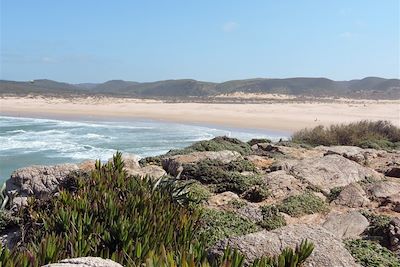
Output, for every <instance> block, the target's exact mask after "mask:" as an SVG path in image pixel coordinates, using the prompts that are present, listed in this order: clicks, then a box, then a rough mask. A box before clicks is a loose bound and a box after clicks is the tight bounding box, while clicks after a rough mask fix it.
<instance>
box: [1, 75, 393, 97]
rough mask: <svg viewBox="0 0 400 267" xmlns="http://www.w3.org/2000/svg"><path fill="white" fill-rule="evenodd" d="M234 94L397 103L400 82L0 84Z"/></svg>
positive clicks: (45, 89)
mask: <svg viewBox="0 0 400 267" xmlns="http://www.w3.org/2000/svg"><path fill="white" fill-rule="evenodd" d="M235 92H245V93H264V94H265V93H275V94H288V95H294V96H306V97H350V98H367V99H399V98H400V80H399V79H384V78H378V77H367V78H364V79H361V80H350V81H333V80H330V79H327V78H302V77H300V78H287V79H265V78H258V79H247V80H232V81H227V82H222V83H212V82H204V81H196V80H192V79H180V80H165V81H156V82H145V83H139V82H131V81H123V80H111V81H107V82H105V83H101V84H93V83H83V84H75V85H74V84H68V83H61V82H57V81H51V80H34V81H29V82H17V81H5V80H1V81H0V94H2V95H10V94H11V95H27V94H43V95H71V94H72V95H73V94H82V95H108V96H123V97H140V98H146V97H151V98H186V97H213V96H216V95H221V94H230V93H235Z"/></svg>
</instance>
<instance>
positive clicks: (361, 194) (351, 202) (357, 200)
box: [333, 183, 371, 208]
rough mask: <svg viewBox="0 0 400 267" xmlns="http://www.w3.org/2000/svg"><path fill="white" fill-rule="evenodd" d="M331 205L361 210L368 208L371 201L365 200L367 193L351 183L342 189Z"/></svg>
mask: <svg viewBox="0 0 400 267" xmlns="http://www.w3.org/2000/svg"><path fill="white" fill-rule="evenodd" d="M333 203H334V204H336V205H341V206H346V207H349V208H361V207H368V206H369V205H370V203H371V201H370V200H369V199H368V198H367V193H366V192H365V191H364V189H363V188H362V187H361V185H359V184H358V183H351V184H349V185H347V186H345V187H344V188H343V190H342V191H341V192H340V194H339V196H338V197H337V198H336V199H335V200H334V201H333Z"/></svg>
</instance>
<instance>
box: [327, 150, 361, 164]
mask: <svg viewBox="0 0 400 267" xmlns="http://www.w3.org/2000/svg"><path fill="white" fill-rule="evenodd" d="M320 149H323V150H326V153H325V155H330V154H337V155H341V156H343V157H345V158H346V159H349V160H353V161H355V162H357V163H360V164H364V163H365V161H366V159H367V155H366V152H365V151H364V149H362V148H360V147H356V146H331V147H320Z"/></svg>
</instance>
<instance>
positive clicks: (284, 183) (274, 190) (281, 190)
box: [263, 170, 306, 200]
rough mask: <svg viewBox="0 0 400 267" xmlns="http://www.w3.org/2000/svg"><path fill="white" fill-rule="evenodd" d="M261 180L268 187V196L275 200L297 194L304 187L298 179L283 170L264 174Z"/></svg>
mask: <svg viewBox="0 0 400 267" xmlns="http://www.w3.org/2000/svg"><path fill="white" fill-rule="evenodd" d="M263 181H264V183H265V184H266V185H267V187H268V191H269V193H270V197H271V198H273V199H275V200H276V199H279V198H284V197H287V196H289V195H293V194H297V193H299V192H301V191H303V190H304V189H305V188H306V186H305V185H304V184H302V183H301V181H300V180H299V179H296V178H295V177H293V176H292V175H290V174H287V173H286V172H285V171H283V170H280V171H275V172H271V173H268V174H266V175H265V176H264V177H263Z"/></svg>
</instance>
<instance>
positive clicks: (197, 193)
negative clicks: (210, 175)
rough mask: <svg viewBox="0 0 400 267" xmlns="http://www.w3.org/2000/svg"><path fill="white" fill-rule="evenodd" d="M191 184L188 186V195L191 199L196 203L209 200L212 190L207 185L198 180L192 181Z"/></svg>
mask: <svg viewBox="0 0 400 267" xmlns="http://www.w3.org/2000/svg"><path fill="white" fill-rule="evenodd" d="M190 182H191V183H190V185H189V186H188V189H187V190H188V193H189V194H188V197H189V199H190V201H192V202H194V203H202V202H204V201H207V200H208V198H209V197H211V192H210V190H209V189H208V187H207V186H205V185H202V184H201V183H200V182H197V181H194V182H192V181H190Z"/></svg>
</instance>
